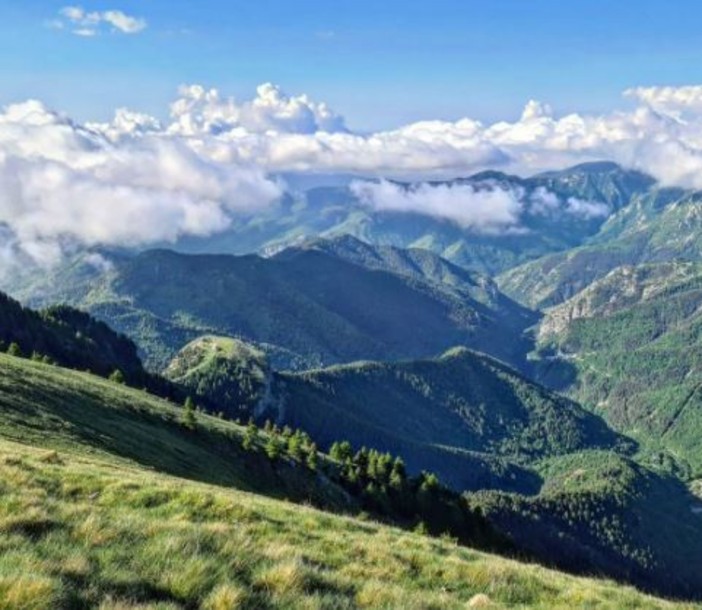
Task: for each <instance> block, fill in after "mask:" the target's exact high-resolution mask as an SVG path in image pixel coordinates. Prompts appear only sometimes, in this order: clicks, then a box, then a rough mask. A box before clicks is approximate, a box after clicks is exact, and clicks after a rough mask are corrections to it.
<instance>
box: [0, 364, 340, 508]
mask: <svg viewBox="0 0 702 610" xmlns="http://www.w3.org/2000/svg"><path fill="white" fill-rule="evenodd" d="M182 412H183V410H182V408H181V407H179V406H176V405H173V404H171V403H169V402H167V401H165V400H162V399H160V398H156V397H154V396H151V395H150V394H147V393H146V392H144V391H141V390H135V389H132V388H128V387H125V386H122V385H119V384H116V383H113V382H110V381H107V380H104V379H101V378H99V377H96V376H94V375H88V374H86V373H81V372H77V371H71V370H67V369H62V368H59V367H55V366H48V365H44V364H41V363H36V362H31V361H29V360H25V359H21V358H13V357H11V356H7V355H5V354H0V436H2V437H3V438H5V439H9V440H13V441H16V442H22V443H26V444H30V445H33V446H41V447H45V448H47V449H55V450H57V451H70V450H75V448H76V447H77V448H79V449H80V450H81V451H82V452H84V453H88V454H90V455H91V456H95V457H96V458H100V459H101V460H111V461H114V460H119V461H120V463H129V464H140V465H142V466H147V467H149V468H152V469H154V470H157V471H159V472H164V473H169V474H172V475H176V476H181V477H188V478H192V479H197V480H201V481H205V482H208V483H213V484H217V485H225V486H236V487H237V488H239V489H246V490H250V491H256V492H260V493H267V494H271V495H278V496H281V497H288V498H291V499H296V500H300V501H314V502H318V503H321V504H325V505H329V506H337V507H346V508H348V507H350V506H351V504H350V503H349V501H348V499H347V498H346V496H345V494H344V493H342V492H341V491H340V490H338V489H336V488H335V487H334V486H333V485H330V486H321V485H319V484H318V483H317V480H316V477H314V476H312V475H308V473H306V472H305V471H304V470H300V469H297V468H293V467H288V466H286V464H285V463H282V464H280V465H279V467H276V468H273V467H272V466H271V464H270V462H269V460H267V459H266V458H265V457H264V456H263V455H262V454H259V453H250V452H244V451H243V450H242V448H241V436H242V434H243V429H242V428H241V427H240V426H236V425H235V424H233V423H231V422H225V421H222V420H219V419H218V418H215V417H211V416H209V415H205V414H199V415H198V421H199V423H198V426H197V429H196V430H188V429H187V428H186V427H184V426H183V424H182V423H181V418H182Z"/></svg>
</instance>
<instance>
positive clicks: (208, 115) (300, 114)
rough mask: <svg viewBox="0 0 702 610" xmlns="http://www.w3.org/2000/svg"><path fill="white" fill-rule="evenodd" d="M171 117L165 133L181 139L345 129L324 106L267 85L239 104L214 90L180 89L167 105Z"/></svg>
mask: <svg viewBox="0 0 702 610" xmlns="http://www.w3.org/2000/svg"><path fill="white" fill-rule="evenodd" d="M171 117H172V118H173V123H172V125H171V126H170V128H169V132H170V133H171V134H175V135H185V136H193V135H202V134H208V135H214V136H217V135H220V134H227V133H229V134H236V133H244V132H246V133H267V132H271V133H272V134H276V133H304V134H314V133H318V132H330V133H334V132H343V131H345V130H346V128H345V126H344V121H343V119H342V118H341V117H340V116H338V115H337V114H335V113H334V112H332V111H331V110H330V109H329V107H328V106H327V105H326V104H323V103H321V104H318V103H316V102H313V101H312V100H310V99H309V98H308V97H307V96H306V95H300V96H297V97H291V96H288V95H287V94H286V93H284V92H283V91H282V90H281V89H280V87H277V86H276V85H273V84H271V83H264V84H262V85H259V86H258V87H257V88H256V97H254V98H253V99H252V100H250V101H248V102H244V103H241V104H240V103H237V102H236V101H235V100H234V99H233V98H223V97H222V96H221V95H220V93H219V91H218V90H217V89H205V88H204V87H202V86H200V85H191V86H184V87H181V89H180V98H179V99H178V100H176V101H175V102H174V103H173V104H172V105H171Z"/></svg>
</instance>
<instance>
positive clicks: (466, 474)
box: [166, 337, 632, 493]
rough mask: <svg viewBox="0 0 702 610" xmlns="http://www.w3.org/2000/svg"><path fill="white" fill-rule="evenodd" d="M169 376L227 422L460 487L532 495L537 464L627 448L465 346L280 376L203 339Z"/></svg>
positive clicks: (251, 353)
mask: <svg viewBox="0 0 702 610" xmlns="http://www.w3.org/2000/svg"><path fill="white" fill-rule="evenodd" d="M166 375H167V376H168V377H169V378H170V379H171V380H172V381H174V382H178V383H180V384H182V385H183V386H184V387H185V388H186V389H187V390H188V391H190V392H192V393H193V394H194V395H195V396H199V397H201V398H202V399H206V400H208V401H210V402H212V403H215V404H217V405H218V407H217V408H219V409H221V410H222V411H224V412H225V413H227V414H229V415H230V416H232V417H240V418H242V419H246V418H248V417H249V416H251V415H253V416H254V417H256V418H257V419H258V420H259V421H263V420H265V419H271V420H273V421H275V422H277V423H278V424H279V425H285V424H288V425H291V426H294V427H299V428H302V429H304V430H306V431H307V432H309V433H310V435H311V436H312V437H313V438H314V439H315V440H316V441H317V442H318V443H320V445H321V446H323V447H329V446H330V445H331V444H332V443H334V442H335V441H338V440H348V441H350V442H351V444H352V445H353V446H355V447H361V446H363V445H366V446H370V447H376V448H378V449H380V450H383V451H390V452H392V453H395V454H400V455H402V456H403V457H404V458H405V460H406V463H407V466H408V468H409V469H410V471H414V472H419V471H421V470H422V469H429V470H432V471H434V472H436V473H437V474H439V476H440V478H441V479H442V480H443V481H446V482H447V483H449V484H451V485H452V486H454V487H455V488H457V489H480V488H485V487H488V488H490V487H497V488H501V489H508V490H515V491H522V492H529V493H533V492H535V491H538V488H539V485H540V483H539V478H538V477H537V476H536V475H535V473H533V472H531V471H529V470H528V469H527V466H528V464H529V463H531V462H532V461H534V460H535V459H538V458H540V457H543V456H545V455H555V454H563V453H568V452H571V451H576V450H579V449H582V448H586V447H603V448H604V447H607V448H615V447H618V448H620V449H621V450H622V451H627V450H631V448H632V444H631V443H630V442H629V441H628V440H626V439H624V438H621V437H618V436H617V435H616V434H614V433H612V432H611V430H609V429H608V428H607V427H606V426H605V425H604V423H603V422H602V421H601V420H599V418H597V417H594V416H592V415H590V414H589V413H587V412H586V411H583V410H582V409H580V408H579V407H578V406H577V405H576V404H574V403H572V402H570V401H568V400H565V399H562V398H560V397H558V396H556V395H554V394H551V393H549V392H548V391H546V390H544V389H543V388H541V387H539V386H538V385H536V384H533V383H530V382H528V381H527V380H526V379H524V378H523V377H521V376H520V375H519V374H518V373H516V372H515V371H514V370H512V369H509V368H508V367H506V366H504V365H502V364H500V363H499V362H497V361H496V360H493V359H492V358H489V357H486V356H484V355H481V354H477V353H475V352H471V351H469V350H467V349H463V348H459V349H454V350H451V351H449V352H447V353H446V354H444V355H443V356H441V357H439V358H436V359H432V360H418V361H408V362H395V363H381V362H360V363H354V364H349V365H342V366H334V367H331V368H328V369H320V370H313V371H305V372H301V373H279V372H275V371H274V370H272V368H271V367H270V365H269V364H268V363H267V362H266V361H265V359H264V358H263V355H262V354H261V353H260V352H256V351H255V350H254V349H252V348H251V347H249V346H246V345H243V344H241V343H240V342H236V341H232V340H230V339H226V338H218V337H203V338H201V339H199V340H196V341H194V342H192V343H191V344H189V345H188V346H186V347H185V348H184V349H183V350H182V351H181V353H180V354H179V355H178V356H177V357H176V358H175V359H174V360H173V361H172V362H171V364H170V365H169V367H168V368H167V369H166Z"/></svg>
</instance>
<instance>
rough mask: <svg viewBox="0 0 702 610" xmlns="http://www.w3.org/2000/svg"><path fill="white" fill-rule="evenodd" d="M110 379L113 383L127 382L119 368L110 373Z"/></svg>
mask: <svg viewBox="0 0 702 610" xmlns="http://www.w3.org/2000/svg"><path fill="white" fill-rule="evenodd" d="M108 379H109V380H110V381H111V382H112V383H121V384H124V383H125V379H124V374H123V373H122V371H120V370H119V369H115V370H114V371H112V373H110V376H109V377H108Z"/></svg>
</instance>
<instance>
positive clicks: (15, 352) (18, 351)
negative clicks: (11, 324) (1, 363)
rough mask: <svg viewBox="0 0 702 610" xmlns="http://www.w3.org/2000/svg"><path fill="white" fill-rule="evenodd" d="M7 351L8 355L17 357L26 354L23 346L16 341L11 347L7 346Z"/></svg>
mask: <svg viewBox="0 0 702 610" xmlns="http://www.w3.org/2000/svg"><path fill="white" fill-rule="evenodd" d="M7 353H8V355H10V356H14V357H15V358H22V357H23V355H24V354H23V352H22V348H21V347H20V346H19V344H18V343H17V342H16V341H13V342H12V343H10V345H9V347H8V348H7Z"/></svg>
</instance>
